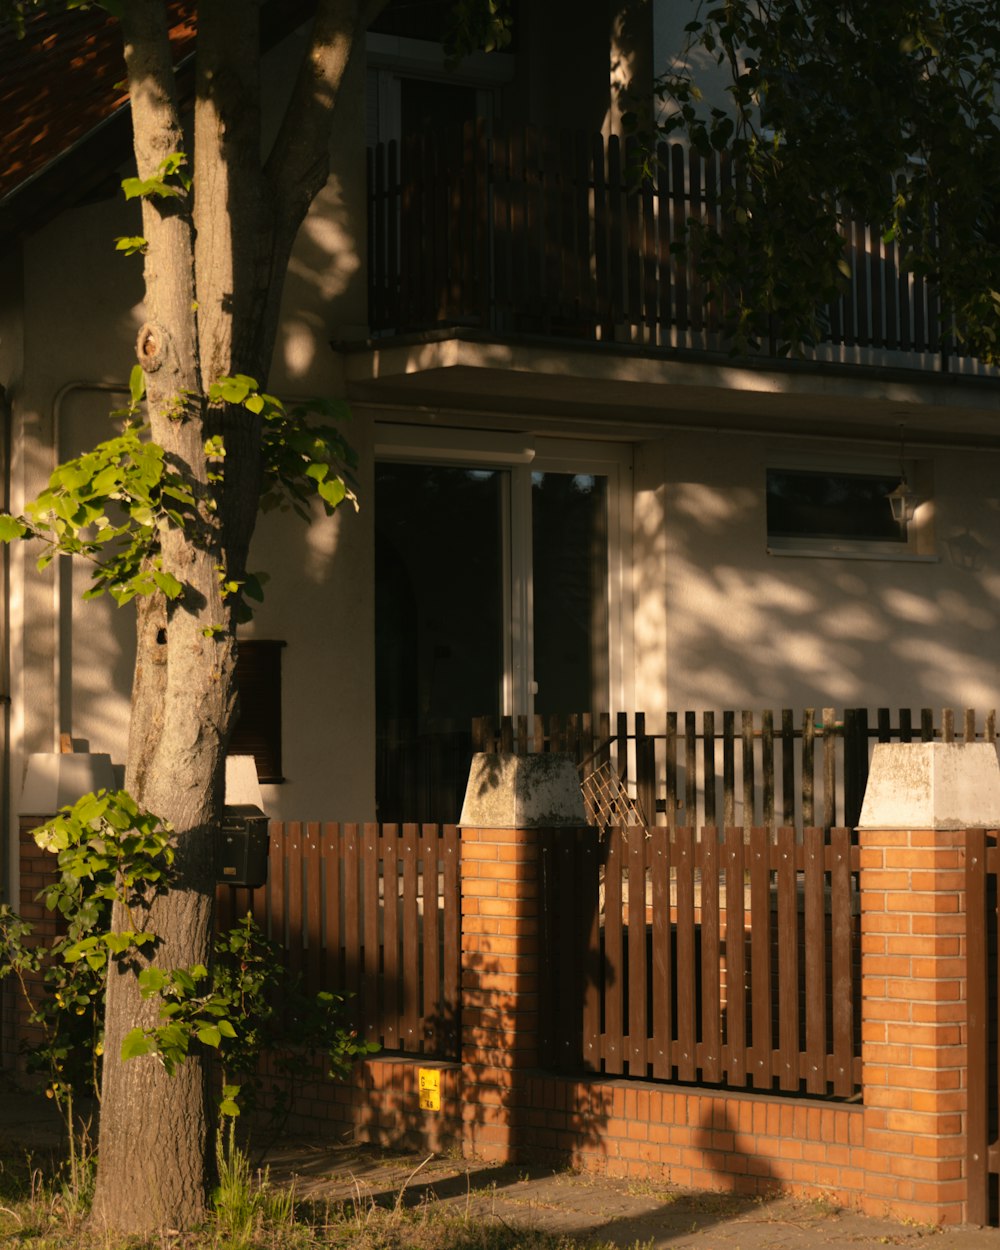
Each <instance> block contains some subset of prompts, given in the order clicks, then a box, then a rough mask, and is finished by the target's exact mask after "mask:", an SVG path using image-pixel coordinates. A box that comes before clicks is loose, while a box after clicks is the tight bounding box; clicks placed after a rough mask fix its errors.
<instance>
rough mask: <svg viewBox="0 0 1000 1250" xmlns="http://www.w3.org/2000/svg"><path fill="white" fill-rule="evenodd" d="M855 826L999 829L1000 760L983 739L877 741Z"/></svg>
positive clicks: (993, 749)
mask: <svg viewBox="0 0 1000 1250" xmlns="http://www.w3.org/2000/svg"><path fill="white" fill-rule="evenodd" d="M858 828H859V829H997V828H1000V765H998V763H997V752H996V748H995V747H994V746H993V745H992V744H991V743H989V742H968V743H966V742H880V743H878V744H877V745H876V747H875V752H874V755H873V756H872V763H871V769H870V770H869V773H868V785H867V787H866V789H865V801H864V803H863V804H862V807H861V819H860V820H859V821H858Z"/></svg>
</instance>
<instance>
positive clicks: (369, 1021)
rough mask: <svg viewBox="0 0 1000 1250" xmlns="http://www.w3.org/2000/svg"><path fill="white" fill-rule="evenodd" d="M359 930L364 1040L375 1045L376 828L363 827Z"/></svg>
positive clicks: (378, 1004) (378, 1018) (378, 1023)
mask: <svg viewBox="0 0 1000 1250" xmlns="http://www.w3.org/2000/svg"><path fill="white" fill-rule="evenodd" d="M361 847H362V857H361V882H362V884H361V927H362V932H363V933H364V962H363V967H364V977H363V982H362V985H363V988H362V993H361V1001H362V1005H363V1011H364V1026H365V1039H366V1040H367V1041H369V1042H374V1041H376V1039H377V1038H378V1037H379V1036H380V1034H381V1033H382V1022H383V1015H382V1001H381V994H380V992H379V991H380V990H381V985H380V984H379V953H380V952H379V934H378V930H379V898H378V894H379V876H380V873H379V869H380V868H381V864H380V862H379V849H380V848H379V829H378V825H373V824H366V825H365V827H364V832H363V834H362V843H361Z"/></svg>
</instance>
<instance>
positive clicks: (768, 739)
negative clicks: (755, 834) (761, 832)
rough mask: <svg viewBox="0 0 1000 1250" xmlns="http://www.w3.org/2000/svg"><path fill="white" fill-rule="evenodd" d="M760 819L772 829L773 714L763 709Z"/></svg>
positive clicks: (761, 720) (761, 718)
mask: <svg viewBox="0 0 1000 1250" xmlns="http://www.w3.org/2000/svg"><path fill="white" fill-rule="evenodd" d="M760 773H761V781H760V788H761V819H762V822H763V824H765V825H766V826H767V828H768V829H773V828H774V713H773V712H772V711H771V710H770V709H769V708H765V709H764V711H763V712H761V715H760Z"/></svg>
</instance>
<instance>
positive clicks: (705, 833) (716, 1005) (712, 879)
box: [700, 829, 742, 1083]
mask: <svg viewBox="0 0 1000 1250" xmlns="http://www.w3.org/2000/svg"><path fill="white" fill-rule="evenodd" d="M700 849H701V1038H702V1045H701V1055H700V1067H701V1075H702V1079H703V1080H705V1081H711V1082H713V1083H714V1082H717V1081H720V1080H721V1079H722V1019H721V1008H722V1002H721V998H720V993H719V991H720V988H721V987H720V984H719V956H720V951H719V831H718V830H717V829H703V830H702V831H701V848H700ZM726 885H727V895H728V885H729V881H728V877H727V880H726ZM741 888H742V887H741Z"/></svg>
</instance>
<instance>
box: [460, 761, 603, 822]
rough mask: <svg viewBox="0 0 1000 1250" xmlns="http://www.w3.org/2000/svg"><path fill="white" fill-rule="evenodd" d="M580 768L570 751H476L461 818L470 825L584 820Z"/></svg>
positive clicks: (585, 820) (585, 818) (585, 816)
mask: <svg viewBox="0 0 1000 1250" xmlns="http://www.w3.org/2000/svg"><path fill="white" fill-rule="evenodd" d="M586 823H587V815H586V812H585V811H584V807H583V795H582V793H581V791H580V774H579V772H578V771H577V768H576V765H575V764H574V763H573V761H572V759H571V758H570V757H569V756H568V755H558V754H555V753H553V754H550V755H511V754H500V755H489V754H480V755H474V756H473V757H472V767H471V768H470V770H469V784H468V787H467V788H466V791H465V803H464V805H463V807H462V816H461V819H460V820H459V824H461V825H464V826H466V827H467V828H469V829H536V828H545V827H548V826H551V825H577V826H579V825H585V824H586Z"/></svg>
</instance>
